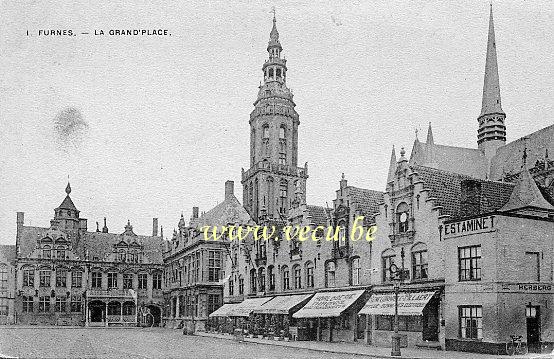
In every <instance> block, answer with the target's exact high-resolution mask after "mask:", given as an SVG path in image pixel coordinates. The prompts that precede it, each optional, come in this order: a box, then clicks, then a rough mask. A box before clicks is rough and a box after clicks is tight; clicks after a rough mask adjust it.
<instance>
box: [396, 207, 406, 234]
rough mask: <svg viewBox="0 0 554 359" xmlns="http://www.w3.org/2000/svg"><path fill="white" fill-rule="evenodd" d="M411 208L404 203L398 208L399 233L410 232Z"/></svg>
mask: <svg viewBox="0 0 554 359" xmlns="http://www.w3.org/2000/svg"><path fill="white" fill-rule="evenodd" d="M408 219H409V207H408V205H407V204H406V203H405V202H402V203H400V204H399V205H398V207H396V221H397V223H398V233H405V232H407V231H408V228H409V225H408V223H409V222H408Z"/></svg>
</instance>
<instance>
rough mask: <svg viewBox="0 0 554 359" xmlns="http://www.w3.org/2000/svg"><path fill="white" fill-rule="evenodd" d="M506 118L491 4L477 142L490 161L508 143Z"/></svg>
mask: <svg viewBox="0 0 554 359" xmlns="http://www.w3.org/2000/svg"><path fill="white" fill-rule="evenodd" d="M505 119H506V114H505V113H504V111H502V104H501V102H500V83H499V78H498V63H497V60H496V40H495V37H494V22H493V19H492V4H491V8H490V18H489V35H488V41H487V60H486V63H485V81H484V84H483V102H482V106H481V115H479V117H478V119H477V120H478V121H479V131H478V133H477V144H478V146H479V149H480V150H481V151H483V153H484V154H485V157H486V158H487V159H488V160H489V161H490V159H491V158H492V157H493V156H494V155H495V154H496V150H497V149H498V148H499V147H502V146H504V145H505V144H506V126H505V125H504V120H505Z"/></svg>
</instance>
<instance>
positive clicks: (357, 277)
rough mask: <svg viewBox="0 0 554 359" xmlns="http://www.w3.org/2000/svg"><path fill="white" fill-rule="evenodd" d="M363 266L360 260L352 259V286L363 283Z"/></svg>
mask: <svg viewBox="0 0 554 359" xmlns="http://www.w3.org/2000/svg"><path fill="white" fill-rule="evenodd" d="M361 273H362V266H361V264H360V258H354V259H352V285H359V284H360V281H361Z"/></svg>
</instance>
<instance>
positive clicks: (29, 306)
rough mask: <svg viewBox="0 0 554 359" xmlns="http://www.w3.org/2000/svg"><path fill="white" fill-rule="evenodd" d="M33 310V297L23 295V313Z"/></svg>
mask: <svg viewBox="0 0 554 359" xmlns="http://www.w3.org/2000/svg"><path fill="white" fill-rule="evenodd" d="M32 312H33V297H31V296H23V313H32Z"/></svg>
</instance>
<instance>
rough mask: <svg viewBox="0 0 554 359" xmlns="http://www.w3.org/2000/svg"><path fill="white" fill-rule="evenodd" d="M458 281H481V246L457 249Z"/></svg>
mask: <svg viewBox="0 0 554 359" xmlns="http://www.w3.org/2000/svg"><path fill="white" fill-rule="evenodd" d="M458 268H459V279H460V281H469V280H481V246H469V247H461V248H458Z"/></svg>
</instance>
